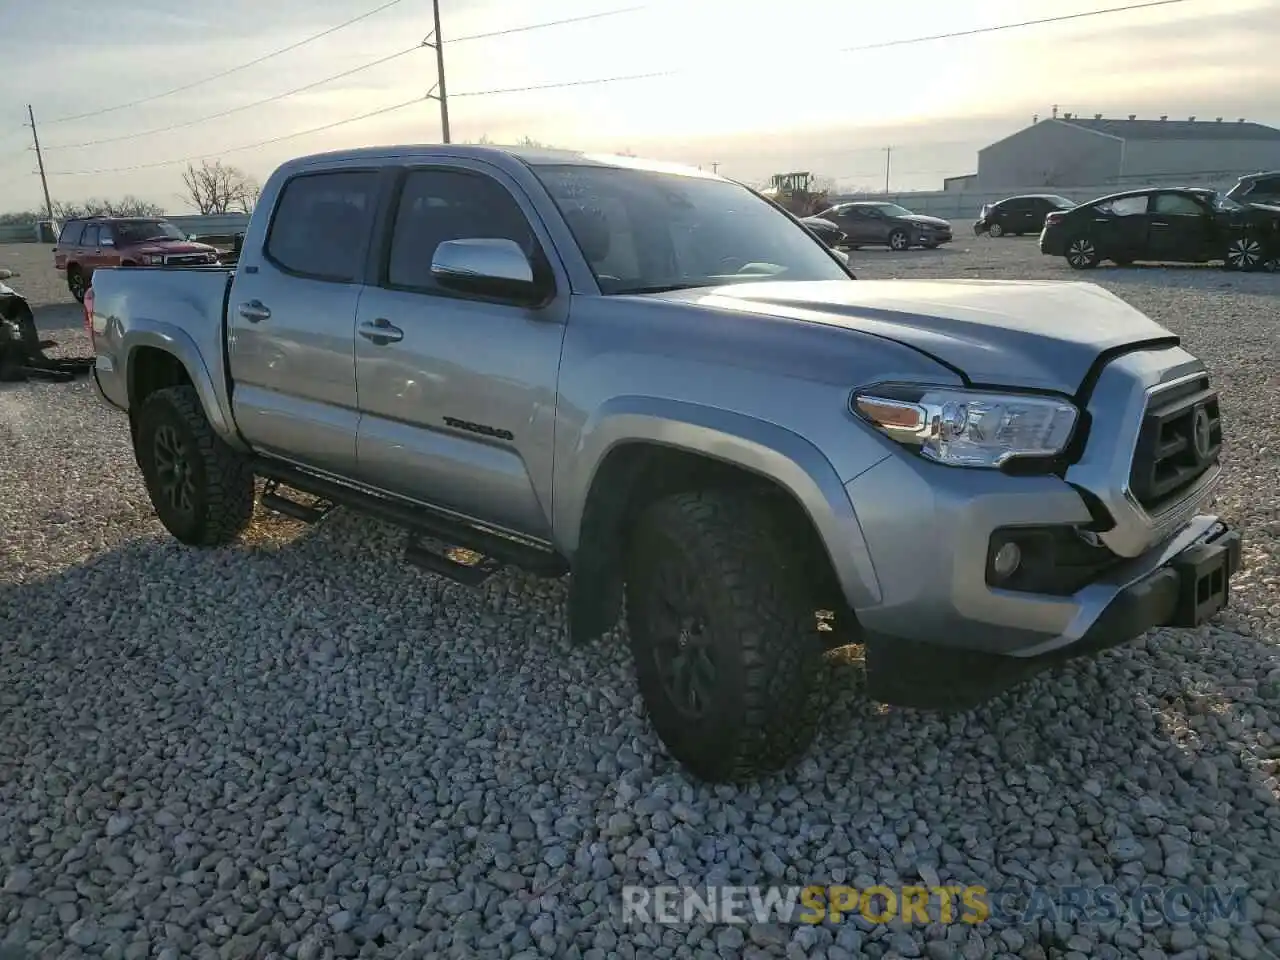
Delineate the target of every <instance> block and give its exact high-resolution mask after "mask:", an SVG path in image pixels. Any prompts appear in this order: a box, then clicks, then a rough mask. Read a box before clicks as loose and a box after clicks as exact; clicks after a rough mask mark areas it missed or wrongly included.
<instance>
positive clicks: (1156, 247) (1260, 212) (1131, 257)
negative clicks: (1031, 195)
mask: <svg viewBox="0 0 1280 960" xmlns="http://www.w3.org/2000/svg"><path fill="white" fill-rule="evenodd" d="M1040 252H1041V253H1044V254H1047V255H1048V256H1051V257H1065V258H1066V260H1067V263H1068V264H1070V265H1071V266H1072V267H1073V268H1074V269H1076V270H1087V269H1089V268H1090V267H1096V266H1097V265H1098V263H1099V262H1101V261H1102V260H1111V261H1114V262H1115V263H1117V264H1120V265H1121V266H1126V265H1128V264H1130V263H1133V262H1135V261H1137V260H1148V261H1156V262H1161V263H1208V262H1209V261H1211V260H1221V261H1223V265H1224V266H1225V267H1226V268H1227V269H1228V270H1260V269H1269V270H1273V269H1275V267H1276V258H1277V257H1280V210H1276V209H1269V208H1267V207H1257V206H1253V207H1249V206H1243V205H1241V204H1239V203H1236V202H1235V201H1234V200H1231V199H1229V198H1227V197H1225V196H1222V195H1221V194H1219V193H1217V192H1216V191H1214V190H1207V189H1171V188H1149V189H1146V190H1129V191H1126V192H1124V193H1115V194H1111V195H1110V196H1106V197H1100V198H1098V199H1097V200H1092V201H1090V202H1089V203H1082V204H1080V205H1079V206H1078V207H1075V208H1073V209H1071V210H1066V211H1061V212H1057V213H1051V214H1049V216H1048V217H1046V218H1045V223H1044V229H1043V230H1042V231H1041V233H1040Z"/></svg>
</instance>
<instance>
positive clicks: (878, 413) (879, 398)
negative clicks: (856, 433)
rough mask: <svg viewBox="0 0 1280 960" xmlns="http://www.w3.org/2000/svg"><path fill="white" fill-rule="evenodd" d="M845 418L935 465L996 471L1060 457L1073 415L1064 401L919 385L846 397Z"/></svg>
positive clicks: (1072, 429) (879, 387)
mask: <svg viewBox="0 0 1280 960" xmlns="http://www.w3.org/2000/svg"><path fill="white" fill-rule="evenodd" d="M850 407H851V408H852V410H853V412H854V413H855V414H856V415H857V416H859V417H860V418H862V419H863V420H865V421H866V422H867V423H870V424H871V425H872V426H874V427H875V428H876V429H878V430H879V431H880V432H881V433H883V434H884V435H885V436H887V437H889V438H891V439H893V440H896V441H897V442H899V443H901V444H903V445H904V446H907V447H912V448H915V449H916V450H918V451H919V453H920V455H921V456H923V457H925V458H926V459H929V460H933V461H935V462H937V463H941V464H946V465H947V466H952V467H986V468H989V469H998V468H1000V467H1002V466H1004V465H1005V464H1006V463H1008V462H1009V461H1010V460H1015V459H1023V458H1052V457H1056V456H1058V455H1060V454H1061V453H1063V452H1064V451H1065V450H1066V449H1067V445H1068V444H1069V443H1070V442H1071V437H1072V434H1073V433H1074V432H1075V428H1076V423H1077V421H1078V420H1079V417H1080V412H1079V411H1078V410H1077V409H1076V408H1075V406H1074V405H1072V404H1071V403H1069V402H1067V401H1066V400H1060V399H1056V398H1054V397H1045V396H1037V395H1035V394H1026V393H992V392H987V391H983V390H962V389H959V388H956V387H935V386H929V385H926V384H877V385H875V386H873V387H868V388H867V389H865V390H860V391H857V392H855V393H854V395H853V398H852V401H851V403H850Z"/></svg>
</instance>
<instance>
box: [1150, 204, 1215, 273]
mask: <svg viewBox="0 0 1280 960" xmlns="http://www.w3.org/2000/svg"><path fill="white" fill-rule="evenodd" d="M1150 220H1151V233H1150V235H1149V238H1148V240H1147V245H1148V248H1149V249H1150V254H1149V256H1150V258H1151V259H1152V260H1170V261H1173V262H1175V263H1177V262H1181V261H1196V260H1207V259H1209V257H1210V256H1211V255H1212V251H1210V249H1209V246H1210V243H1211V241H1212V239H1213V234H1214V230H1213V225H1214V224H1213V212H1212V211H1211V210H1209V208H1208V207H1206V206H1205V205H1204V204H1202V203H1200V202H1199V201H1197V200H1196V199H1195V198H1194V197H1192V196H1190V195H1189V194H1186V193H1172V192H1171V193H1157V194H1156V195H1155V196H1154V197H1153V198H1152V203H1151V217H1150Z"/></svg>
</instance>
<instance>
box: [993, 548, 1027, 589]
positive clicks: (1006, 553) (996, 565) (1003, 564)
mask: <svg viewBox="0 0 1280 960" xmlns="http://www.w3.org/2000/svg"><path fill="white" fill-rule="evenodd" d="M1021 564H1022V548H1021V547H1019V546H1018V545H1017V544H1016V543H1014V542H1013V541H1012V540H1011V541H1009V542H1008V543H1005V544H1003V545H1002V546H1001V547H1000V549H999V550H997V551H996V555H995V559H993V560H992V561H991V570H992V572H993V573H995V575H996V576H997V577H998V578H1000V579H1001V580H1007V579H1009V578H1010V577H1011V576H1013V574H1014V573H1015V572H1017V569H1018V567H1019V566H1021Z"/></svg>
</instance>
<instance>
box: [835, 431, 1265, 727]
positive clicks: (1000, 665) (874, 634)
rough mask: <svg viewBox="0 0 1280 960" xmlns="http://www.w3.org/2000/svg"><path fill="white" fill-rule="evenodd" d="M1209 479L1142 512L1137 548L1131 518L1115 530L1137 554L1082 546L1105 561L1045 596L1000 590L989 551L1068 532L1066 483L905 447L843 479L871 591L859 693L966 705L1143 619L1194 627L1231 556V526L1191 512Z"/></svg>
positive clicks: (1219, 587) (1081, 518) (1070, 493)
mask: <svg viewBox="0 0 1280 960" xmlns="http://www.w3.org/2000/svg"><path fill="white" fill-rule="evenodd" d="M1219 479H1220V472H1219V471H1217V470H1216V469H1215V470H1213V471H1210V472H1208V473H1206V474H1205V475H1204V478H1203V482H1202V483H1201V484H1199V485H1198V486H1197V487H1196V488H1195V491H1194V496H1188V497H1187V498H1186V499H1185V500H1183V501H1182V502H1180V503H1179V504H1178V505H1177V507H1176V508H1175V509H1174V510H1172V511H1170V512H1169V513H1167V514H1164V515H1161V516H1160V517H1158V518H1145V520H1144V522H1148V523H1149V526H1147V527H1143V530H1145V531H1146V534H1145V540H1144V541H1143V542H1146V543H1147V544H1148V546H1146V547H1145V548H1141V547H1136V544H1137V543H1138V542H1139V540H1138V532H1139V530H1138V525H1137V524H1136V522H1135V523H1134V524H1130V525H1127V526H1117V527H1116V530H1117V531H1122V532H1124V533H1125V534H1126V535H1127V537H1126V538H1121V539H1120V540H1114V539H1113V542H1116V543H1119V544H1121V545H1122V546H1124V547H1126V548H1131V547H1136V548H1135V549H1132V550H1131V551H1130V553H1131V554H1136V555H1127V556H1124V555H1119V554H1116V553H1113V552H1112V551H1110V550H1108V549H1106V548H1105V547H1103V546H1101V545H1095V547H1093V548H1091V549H1094V550H1096V551H1097V552H1098V553H1099V554H1101V556H1102V559H1103V561H1104V562H1103V563H1101V564H1100V565H1099V566H1098V567H1097V568H1096V569H1094V568H1089V569H1088V570H1086V571H1085V573H1084V575H1083V576H1080V575H1078V574H1079V572H1078V571H1074V570H1073V571H1071V573H1072V574H1073V576H1072V578H1070V580H1069V581H1068V582H1067V583H1066V584H1065V585H1055V588H1054V592H1048V589H1047V588H1043V587H1041V586H1035V587H1034V589H1031V588H1028V585H1025V584H1024V585H1022V586H1020V588H1018V589H1009V588H1007V587H1001V586H1000V585H998V584H999V583H1000V582H1001V581H999V580H993V578H992V575H991V572H990V569H989V566H988V562H989V557H990V556H991V552H992V550H993V544H996V543H998V542H999V538H1000V537H1001V536H1002V535H1003V533H1004V532H1007V531H1019V530H1023V529H1027V530H1029V529H1037V528H1038V529H1049V530H1054V531H1058V532H1060V533H1061V534H1062V535H1064V537H1065V538H1067V539H1069V540H1071V541H1072V542H1075V541H1078V540H1079V537H1078V536H1077V533H1076V531H1077V530H1079V531H1088V530H1089V528H1090V527H1091V526H1092V525H1093V524H1094V522H1095V519H1094V517H1093V515H1092V514H1091V513H1090V510H1089V507H1088V505H1087V504H1086V502H1085V499H1084V498H1082V496H1081V494H1080V492H1079V491H1078V490H1077V488H1076V487H1075V486H1073V485H1072V484H1070V483H1067V482H1066V481H1064V480H1063V479H1061V478H1060V477H1056V476H1030V477H1013V476H1009V475H1007V474H1003V473H1001V472H999V471H988V470H961V469H955V468H950V467H942V466H939V465H937V464H932V463H928V462H927V461H924V460H922V459H921V458H917V457H912V456H908V455H902V456H891V457H888V458H886V459H885V460H883V461H881V462H880V463H878V464H877V465H876V466H874V467H872V468H871V469H869V470H867V471H866V472H864V473H863V474H861V475H860V476H858V477H856V478H854V479H853V480H851V481H849V482H848V483H847V484H846V485H845V489H846V492H847V493H848V496H849V499H850V501H851V502H852V503H853V504H854V507H855V510H856V512H857V519H858V524H859V526H860V528H861V530H862V533H863V536H864V539H865V542H866V546H867V555H868V557H869V558H870V562H871V564H872V565H873V567H874V575H875V579H876V580H877V582H878V583H879V584H880V588H881V591H880V592H881V597H880V599H879V602H877V603H874V604H863V605H861V606H859V605H856V604H855V605H854V613H855V615H856V617H857V621H858V626H859V628H860V631H861V633H862V636H863V639H864V641H865V644H866V649H867V668H868V684H869V688H870V692H871V693H872V695H873V696H875V697H876V698H877V699H882V700H885V701H886V702H890V703H901V704H904V705H912V706H926V705H934V706H944V705H957V704H959V703H960V702H970V703H971V702H977V701H981V700H982V699H985V697H986V696H989V695H990V694H991V693H993V692H998V690H999V689H1001V688H1003V687H1006V686H1008V685H1009V684H1010V683H1013V682H1016V681H1017V680H1019V679H1020V678H1023V677H1025V676H1027V675H1029V674H1031V673H1034V672H1036V671H1038V670H1039V669H1042V668H1043V667H1045V666H1047V665H1050V664H1053V663H1058V662H1061V661H1062V660H1065V659H1069V658H1071V657H1075V656H1079V655H1081V654H1086V653H1093V652H1097V651H1099V650H1103V649H1106V648H1107V647H1110V646H1114V645H1116V644H1120V643H1124V642H1126V641H1128V640H1132V639H1134V638H1136V637H1137V636H1139V635H1140V634H1142V633H1143V632H1145V631H1146V630H1149V629H1151V628H1154V627H1159V626H1178V627H1194V626H1198V625H1199V624H1201V623H1203V622H1204V621H1205V620H1206V619H1208V618H1209V617H1211V616H1213V615H1214V614H1215V613H1216V612H1217V611H1218V610H1219V609H1221V608H1222V606H1224V605H1225V604H1226V602H1227V599H1228V596H1229V589H1230V578H1231V577H1232V576H1233V575H1234V574H1235V573H1236V571H1237V570H1238V569H1239V565H1240V536H1239V534H1238V533H1235V532H1233V531H1231V530H1229V529H1228V528H1227V527H1226V525H1225V524H1223V523H1222V522H1221V521H1220V520H1219V519H1218V518H1217V517H1215V516H1211V515H1202V514H1197V513H1196V512H1195V511H1196V507H1197V505H1198V504H1199V503H1203V502H1204V500H1205V499H1207V498H1208V497H1209V496H1210V495H1211V494H1212V492H1213V490H1214V489H1215V487H1216V485H1217V482H1218V481H1219ZM1131 519H1132V518H1127V517H1126V518H1125V521H1126V523H1128V522H1129V520H1131ZM1103 536H1105V537H1111V534H1104V535H1103ZM1038 590H1044V592H1036V591H1038ZM846 592H847V591H846ZM1197 598H1198V599H1197ZM849 599H850V602H851V603H852V598H851V597H850V598H849ZM929 676H934V677H936V682H929V681H928V677H929ZM962 678H963V679H964V680H965V681H966V682H964V683H960V682H959V681H960V680H961V679H962ZM939 697H941V698H942V699H943V700H944V701H945V703H938V702H936V701H937V700H938V699H939ZM926 701H927V702H926Z"/></svg>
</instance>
